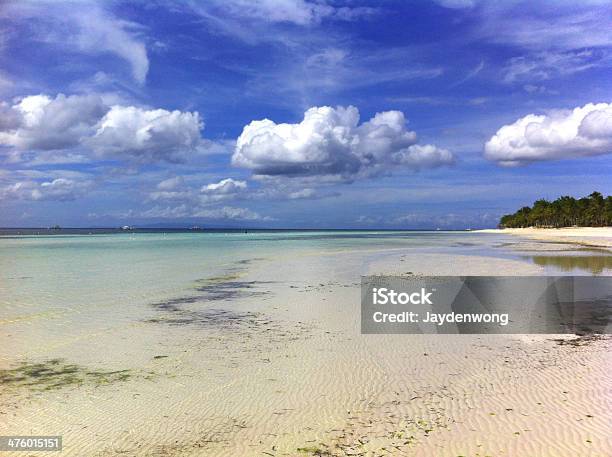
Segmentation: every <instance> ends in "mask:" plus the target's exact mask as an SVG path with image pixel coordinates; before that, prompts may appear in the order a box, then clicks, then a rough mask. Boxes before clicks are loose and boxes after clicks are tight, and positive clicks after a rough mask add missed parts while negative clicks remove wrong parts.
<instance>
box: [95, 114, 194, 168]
mask: <svg viewBox="0 0 612 457" xmlns="http://www.w3.org/2000/svg"><path fill="white" fill-rule="evenodd" d="M203 128H204V123H203V122H202V120H201V119H200V116H199V114H198V113H197V112H193V113H190V112H182V111H177V110H175V111H167V110H164V109H155V110H146V109H143V108H137V107H135V106H113V107H112V108H111V109H110V111H108V112H107V113H106V114H105V115H104V117H103V118H102V119H101V120H100V122H99V124H98V127H97V129H96V132H95V134H94V135H93V136H92V137H91V138H88V139H87V140H86V144H87V145H88V146H90V147H91V148H92V149H93V150H94V151H96V152H97V153H99V154H101V155H129V156H131V157H132V158H135V159H136V160H138V161H142V162H153V161H159V160H165V161H168V162H181V161H184V160H185V158H186V157H185V152H186V151H193V150H194V149H196V148H197V147H198V145H199V144H200V141H201V137H200V131H201V130H202V129H203Z"/></svg>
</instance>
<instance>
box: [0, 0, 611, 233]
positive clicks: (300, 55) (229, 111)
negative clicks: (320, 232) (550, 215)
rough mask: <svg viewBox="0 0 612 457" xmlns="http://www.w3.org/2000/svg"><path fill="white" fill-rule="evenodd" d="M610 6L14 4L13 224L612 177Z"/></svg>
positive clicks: (390, 210) (347, 210) (453, 219)
mask: <svg viewBox="0 0 612 457" xmlns="http://www.w3.org/2000/svg"><path fill="white" fill-rule="evenodd" d="M611 27H612V7H611V6H610V5H609V3H608V2H602V1H586V2H563V1H555V2H520V1H507V2H484V1H478V0H438V1H414V2H400V1H398V2H393V1H376V2H366V1H363V2H362V1H345V2H340V1H331V0H329V1H327V0H317V1H307V0H261V1H246V0H224V1H216V0H210V1H207V2H195V1H194V2H189V1H181V2H178V1H177V2H161V1H160V2H144V1H143V2H103V3H102V2H100V3H95V2H14V3H11V2H10V1H9V2H8V3H6V2H4V3H3V4H2V5H1V6H0V225H1V226H19V227H25V226H46V225H51V224H60V225H63V226H117V225H123V224H132V225H137V226H146V225H151V224H167V225H171V224H185V225H193V224H199V225H202V226H211V227H212V226H215V227H234V226H240V227H244V226H248V227H313V228H317V227H320V228H332V227H336V228H340V227H351V228H353V227H354V228H435V227H441V228H465V227H490V226H494V225H495V224H496V223H497V220H498V219H499V217H500V215H502V214H504V213H507V212H511V211H514V210H515V209H516V208H517V207H519V206H522V205H525V204H529V203H531V202H532V201H533V200H535V199H537V198H541V197H545V198H551V199H552V198H556V197H558V196H560V195H563V194H570V195H574V196H583V195H586V194H588V193H590V192H591V191H592V190H599V191H600V192H602V193H604V194H610V193H612V192H611V190H612V180H610V178H609V176H610V174H611V173H610V172H611V169H612V167H611V160H610V159H611V156H610V153H611V152H612V103H611V102H612V77H611V75H612V34H611V33H610V30H611V29H612V28H611Z"/></svg>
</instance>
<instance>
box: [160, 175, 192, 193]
mask: <svg viewBox="0 0 612 457" xmlns="http://www.w3.org/2000/svg"><path fill="white" fill-rule="evenodd" d="M184 183H185V179H183V177H182V176H174V177H172V178H168V179H164V180H163V181H160V182H159V184H157V188H158V189H159V190H175V189H177V188H179V187H181V186H182V185H183V184H184Z"/></svg>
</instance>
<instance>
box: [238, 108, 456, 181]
mask: <svg viewBox="0 0 612 457" xmlns="http://www.w3.org/2000/svg"><path fill="white" fill-rule="evenodd" d="M415 143H416V133H414V132H412V131H410V130H408V129H407V128H406V120H405V118H404V115H403V113H401V112H400V111H386V112H382V113H377V114H376V115H375V116H374V117H373V118H372V119H370V120H369V121H367V122H364V123H362V124H361V125H359V111H358V110H357V108H355V107H353V106H349V107H347V108H344V107H337V108H332V107H328V106H323V107H313V108H310V109H308V110H307V111H306V112H305V113H304V119H303V120H302V121H301V122H300V123H298V124H276V123H275V122H273V121H271V120H269V119H264V120H260V121H252V122H251V123H250V124H248V125H246V126H245V127H244V129H243V131H242V133H241V135H240V137H239V138H238V140H237V142H236V149H235V151H234V155H233V156H232V163H233V164H234V165H235V166H238V167H244V168H248V169H251V170H253V172H254V173H256V174H258V175H270V176H275V175H281V176H308V175H311V176H316V175H336V176H341V177H343V178H345V179H354V178H357V177H365V176H372V175H376V174H380V173H384V172H387V171H389V170H390V169H391V168H393V167H396V166H405V167H407V168H410V169H419V168H434V167H438V166H442V165H448V164H450V163H451V162H452V154H450V153H449V152H448V151H445V152H444V153H440V152H438V153H433V152H432V150H429V152H425V151H424V150H420V149H414V148H413V149H409V148H410V147H411V146H414V145H415ZM432 148H433V147H432ZM436 157H437V158H438V159H441V160H436ZM420 159H423V160H420Z"/></svg>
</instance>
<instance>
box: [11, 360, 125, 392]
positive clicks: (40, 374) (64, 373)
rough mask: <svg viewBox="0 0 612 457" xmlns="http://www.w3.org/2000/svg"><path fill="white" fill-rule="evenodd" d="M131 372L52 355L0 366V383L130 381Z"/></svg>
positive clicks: (43, 385)
mask: <svg viewBox="0 0 612 457" xmlns="http://www.w3.org/2000/svg"><path fill="white" fill-rule="evenodd" d="M132 375H133V374H132V372H131V371H130V370H117V371H102V370H90V369H87V368H85V367H83V366H81V365H76V364H73V363H67V362H66V361H65V360H63V359H50V360H47V361H45V362H39V363H29V362H22V363H21V364H20V365H18V366H17V367H16V368H11V369H4V370H0V384H2V385H4V386H15V387H28V388H31V389H32V390H38V391H43V390H53V389H60V388H62V387H67V386H71V385H84V384H90V385H94V386H98V385H103V384H109V383H112V382H118V381H127V380H128V379H130V378H131V377H132Z"/></svg>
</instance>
